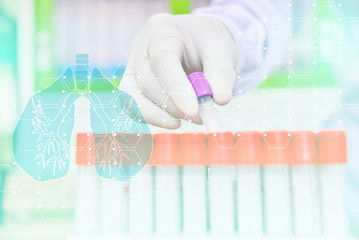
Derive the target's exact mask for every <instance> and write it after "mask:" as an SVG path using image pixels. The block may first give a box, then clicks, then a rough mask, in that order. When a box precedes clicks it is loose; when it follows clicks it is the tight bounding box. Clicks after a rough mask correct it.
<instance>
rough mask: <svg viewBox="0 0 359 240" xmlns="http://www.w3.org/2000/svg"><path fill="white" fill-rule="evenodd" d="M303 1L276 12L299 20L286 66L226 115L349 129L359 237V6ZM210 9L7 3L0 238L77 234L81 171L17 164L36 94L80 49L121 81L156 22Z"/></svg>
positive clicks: (3, 15) (69, 0)
mask: <svg viewBox="0 0 359 240" xmlns="http://www.w3.org/2000/svg"><path fill="white" fill-rule="evenodd" d="M299 2H300V1H288V4H287V5H284V6H273V7H279V8H282V9H283V11H289V12H290V16H291V17H290V19H288V21H290V22H291V29H288V34H287V35H283V34H278V36H276V38H278V39H277V40H278V41H283V42H284V43H286V44H288V46H285V47H286V48H287V49H288V56H287V59H286V61H284V62H283V61H278V62H273V64H274V65H276V67H277V70H276V71H275V72H273V73H271V74H268V76H264V78H266V81H264V82H263V83H262V84H261V85H260V86H259V87H258V88H257V89H255V90H253V91H252V92H250V93H248V94H244V95H241V96H239V97H237V98H235V99H234V100H233V101H232V102H231V103H230V104H229V105H228V106H225V107H223V108H219V112H220V114H221V116H222V118H223V121H224V124H225V126H226V128H227V130H231V131H242V130H258V131H264V130H271V129H285V130H312V131H319V130H321V129H323V128H336V129H338V128H339V129H344V130H345V131H346V132H347V134H348V143H349V164H348V169H349V170H348V174H347V175H348V179H347V185H348V187H347V192H348V209H349V211H348V212H350V214H349V217H350V223H351V231H352V234H353V235H354V236H358V237H359V207H358V206H356V205H358V204H357V203H358V202H359V190H356V191H355V189H356V188H357V186H359V170H358V169H359V161H357V162H358V163H357V162H356V161H355V160H359V153H358V150H357V149H359V148H358V147H356V146H355V143H357V144H359V137H358V134H359V94H358V93H357V89H359V88H358V87H359V58H358V56H359V1H357V0H341V1H339V0H314V1H306V2H308V5H307V6H306V7H307V9H301V8H300V6H299V5H301V4H299ZM210 3H211V1H210V0H12V1H8V0H0V239H4V240H5V239H6V240H12V239H36V240H41V239H66V238H67V237H69V236H71V235H72V234H73V233H74V231H75V230H74V208H75V205H76V202H75V191H76V186H75V183H76V171H75V170H74V169H75V166H71V169H70V171H69V173H68V175H67V176H66V177H64V178H62V179H57V180H51V181H47V182H37V181H35V180H33V179H32V178H31V177H30V176H28V175H27V174H26V173H25V172H24V171H23V170H22V169H20V168H19V167H18V166H17V165H16V162H15V161H14V157H13V154H12V150H11V149H12V134H13V130H14V127H15V125H16V122H17V120H18V118H19V116H20V114H21V112H22V111H23V109H24V107H25V105H26V104H27V101H28V100H29V99H30V97H31V96H32V95H33V94H34V93H35V92H37V91H40V90H42V89H45V88H46V87H47V86H49V85H50V84H51V83H52V82H53V81H54V79H56V78H57V77H58V76H59V75H60V74H61V73H62V72H63V71H64V69H65V68H66V66H68V65H70V64H74V62H75V55H76V54H77V53H86V54H89V60H90V64H94V65H97V66H99V67H100V69H101V70H102V72H103V74H104V75H105V76H107V77H112V78H113V76H114V75H116V76H117V77H116V80H115V81H116V84H119V82H120V79H121V75H122V74H123V72H124V70H125V68H126V61H127V57H128V54H129V50H130V47H131V41H132V39H133V38H134V37H135V36H136V34H137V33H138V32H139V31H140V29H141V28H142V27H143V25H144V24H145V22H146V21H147V19H148V18H149V17H150V16H152V15H153V14H156V13H163V12H167V13H172V14H185V13H189V12H191V11H192V10H193V9H195V8H197V7H202V6H206V5H208V4H210ZM297 5H298V6H297ZM308 9H309V10H308ZM288 39H289V41H287V40H288ZM151 128H152V130H153V131H154V132H156V131H162V130H160V129H158V128H155V127H151ZM188 130H192V131H203V130H204V128H203V127H202V126H195V125H192V124H190V123H185V122H184V123H183V126H182V127H181V128H180V129H179V130H177V131H188ZM72 147H74V146H72ZM72 165H74V164H72Z"/></svg>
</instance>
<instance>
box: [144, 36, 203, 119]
mask: <svg viewBox="0 0 359 240" xmlns="http://www.w3.org/2000/svg"><path fill="white" fill-rule="evenodd" d="M169 31H173V29H170V30H169ZM169 31H163V34H161V32H160V33H159V34H155V36H154V37H152V38H151V39H150V41H149V45H148V54H149V57H150V64H151V68H152V70H153V72H154V74H155V75H156V76H157V77H158V78H159V79H160V81H161V84H162V86H163V88H164V89H165V90H166V91H167V92H168V93H169V95H170V97H171V100H172V101H173V103H174V104H175V105H176V107H177V108H178V109H179V110H180V111H181V112H183V113H184V114H186V115H193V114H195V113H197V111H198V100H197V97H196V95H195V92H194V90H193V88H192V86H191V84H190V82H189V80H188V78H187V75H186V73H185V71H184V70H183V67H182V64H181V54H182V48H183V43H182V40H181V39H179V37H178V34H176V33H173V34H171V32H169ZM180 96H183V97H185V98H187V99H183V97H180Z"/></svg>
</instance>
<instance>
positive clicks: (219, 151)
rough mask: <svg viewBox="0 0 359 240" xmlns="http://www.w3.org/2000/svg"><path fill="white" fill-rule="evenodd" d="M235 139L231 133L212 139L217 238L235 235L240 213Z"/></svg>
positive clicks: (213, 210)
mask: <svg viewBox="0 0 359 240" xmlns="http://www.w3.org/2000/svg"><path fill="white" fill-rule="evenodd" d="M233 143H234V137H233V134H232V133H231V132H221V133H212V134H210V135H209V136H208V150H207V151H208V162H209V165H210V168H209V173H208V175H209V182H208V197H209V224H210V234H211V235H213V236H233V235H235V221H236V218H237V214H236V211H235V207H234V206H235V205H234V199H235V197H234V191H233V186H234V182H235V181H236V177H235V165H234V164H235V158H234V144H233Z"/></svg>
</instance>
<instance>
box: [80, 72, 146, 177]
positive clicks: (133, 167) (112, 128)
mask: <svg viewBox="0 0 359 240" xmlns="http://www.w3.org/2000/svg"><path fill="white" fill-rule="evenodd" d="M91 76H92V84H91V86H90V91H89V92H88V93H87V94H86V97H87V98H88V99H89V101H90V103H91V128H92V131H93V133H94V136H95V137H94V140H95V164H96V170H97V173H98V174H99V175H100V176H102V177H104V178H110V179H116V180H120V181H126V180H128V179H130V178H131V177H133V176H134V175H135V174H137V173H138V172H139V171H140V170H141V169H142V168H143V167H144V165H145V164H146V163H147V161H148V160H149V157H150V155H151V150H152V136H151V134H150V129H149V127H148V125H147V123H146V121H145V119H144V117H143V116H142V114H141V111H140V109H139V108H138V105H137V103H136V101H135V99H134V98H133V97H132V96H131V95H129V94H127V93H126V92H123V91H121V90H118V89H117V88H116V87H115V86H113V85H112V83H111V82H110V81H109V80H108V79H106V78H105V77H104V76H103V75H102V73H101V72H100V70H99V69H98V68H93V70H92V74H91ZM97 85H101V89H103V91H99V90H96V87H95V86H97Z"/></svg>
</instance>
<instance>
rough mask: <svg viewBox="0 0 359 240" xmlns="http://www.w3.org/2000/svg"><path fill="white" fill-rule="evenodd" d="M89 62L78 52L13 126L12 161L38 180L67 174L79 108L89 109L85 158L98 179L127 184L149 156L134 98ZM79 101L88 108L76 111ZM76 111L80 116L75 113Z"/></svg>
mask: <svg viewBox="0 0 359 240" xmlns="http://www.w3.org/2000/svg"><path fill="white" fill-rule="evenodd" d="M88 63H89V60H88V55H87V54H77V55H76V64H75V65H69V66H68V67H67V68H66V69H65V71H64V72H63V73H62V74H61V76H60V77H59V78H57V79H56V80H55V81H54V82H53V83H52V84H51V85H50V86H49V87H48V88H46V89H44V90H42V91H38V92H37V93H36V94H34V95H33V96H32V97H31V99H30V100H29V102H28V103H27V105H26V107H25V109H24V111H23V113H22V115H21V117H20V119H19V121H18V122H17V125H16V128H15V130H14V134H13V154H14V157H15V160H16V162H17V164H18V165H19V166H20V167H21V168H22V169H23V170H24V171H25V172H26V173H27V174H29V175H30V176H31V177H33V178H34V179H36V180H38V181H46V180H51V179H56V178H61V177H64V176H65V175H66V174H67V172H68V170H69V167H70V162H71V159H73V158H71V144H70V142H71V141H70V139H71V135H72V132H73V130H74V123H75V121H77V120H76V117H77V116H78V115H81V112H83V110H84V109H78V108H90V109H89V118H90V119H89V123H90V129H91V135H93V136H94V137H93V141H94V149H93V151H92V152H93V155H92V156H89V158H91V159H93V161H94V165H95V167H96V172H97V173H98V175H100V176H101V177H103V178H109V179H114V180H118V181H127V180H129V179H130V178H132V177H133V176H135V175H136V174H137V173H138V172H139V171H140V170H141V169H142V168H143V167H144V166H145V165H146V163H147V162H148V160H149V158H150V155H151V150H152V135H151V133H150V129H149V127H148V125H147V123H146V121H145V118H144V117H143V115H142V113H141V111H140V109H139V106H138V104H137V103H136V101H135V99H134V98H133V97H132V96H131V95H129V94H127V93H126V92H124V91H121V90H119V89H118V88H117V87H116V86H115V84H113V82H112V81H111V80H110V79H108V78H106V77H104V76H103V74H102V72H101V71H100V69H99V68H98V67H91V66H89V65H88ZM98 86H101V87H100V88H99V87H98ZM80 97H84V98H86V99H87V100H88V101H87V102H88V103H89V106H86V105H80V107H78V106H76V108H75V102H76V101H77V100H78V99H79V98H80ZM77 111H79V112H80V114H78V113H77V114H75V112H77ZM85 112H86V109H85ZM73 147H75V146H73ZM90 150H91V149H90Z"/></svg>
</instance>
